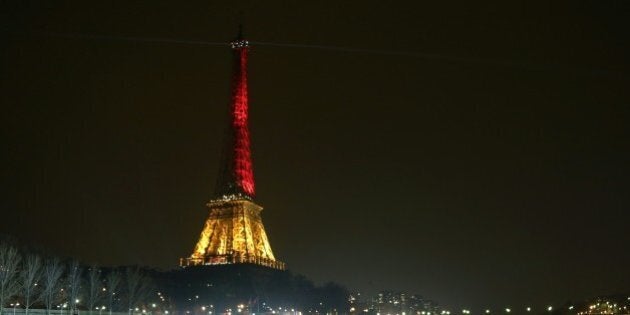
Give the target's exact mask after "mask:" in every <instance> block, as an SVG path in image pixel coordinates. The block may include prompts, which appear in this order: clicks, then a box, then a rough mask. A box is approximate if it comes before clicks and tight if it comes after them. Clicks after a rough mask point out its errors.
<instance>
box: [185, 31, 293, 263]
mask: <svg viewBox="0 0 630 315" xmlns="http://www.w3.org/2000/svg"><path fill="white" fill-rule="evenodd" d="M231 47H232V52H233V58H234V65H233V76H232V97H231V100H230V122H229V126H228V128H227V132H226V138H225V145H224V147H223V155H222V159H221V168H220V171H219V177H218V179H217V184H216V188H215V193H214V195H213V196H212V199H211V200H210V201H209V202H208V203H207V204H206V206H207V207H208V209H209V211H210V214H209V216H208V219H207V220H206V222H205V225H204V227H203V230H202V232H201V235H200V237H199V240H198V241H197V244H196V245H195V248H194V250H193V252H192V254H191V255H190V256H189V257H185V258H181V259H180V266H181V267H188V266H196V265H222V264H239V263H249V264H257V265H262V266H266V267H270V268H275V269H281V270H284V269H285V268H286V267H285V264H284V263H283V262H281V261H278V260H276V258H275V256H274V254H273V251H272V250H271V245H270V244H269V240H268V238H267V233H266V232H265V228H264V226H263V223H262V218H261V211H262V209H263V208H262V207H261V206H259V205H257V204H256V203H255V202H254V196H255V184H254V168H253V164H252V156H251V144H250V134H249V122H248V118H249V98H248V94H247V92H248V89H247V58H248V52H249V43H248V41H247V40H245V39H243V37H242V35H241V34H239V36H238V38H237V39H236V40H235V41H233V42H232V43H231Z"/></svg>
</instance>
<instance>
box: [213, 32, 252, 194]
mask: <svg viewBox="0 0 630 315" xmlns="http://www.w3.org/2000/svg"><path fill="white" fill-rule="evenodd" d="M231 46H232V53H233V59H234V61H233V62H234V64H233V73H232V97H231V99H230V124H229V125H228V129H227V132H226V133H227V135H226V142H225V146H224V148H223V150H224V151H223V159H222V162H221V171H220V173H219V178H218V182H217V185H216V190H215V194H214V198H220V199H239V198H246V199H252V198H253V197H254V195H255V184H254V168H253V165H252V157H251V148H250V137H249V119H248V118H249V98H248V89H247V57H248V51H249V42H248V41H247V40H246V39H244V38H243V27H242V25H241V26H239V33H238V37H237V38H236V39H235V40H234V41H233V42H232V43H231Z"/></svg>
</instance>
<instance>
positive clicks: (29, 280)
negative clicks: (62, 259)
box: [20, 254, 42, 315]
mask: <svg viewBox="0 0 630 315" xmlns="http://www.w3.org/2000/svg"><path fill="white" fill-rule="evenodd" d="M41 276H42V260H41V258H39V256H37V255H35V254H30V255H28V256H26V259H25V261H24V263H23V264H22V271H21V272H20V278H21V280H22V297H23V299H24V301H23V302H24V309H25V312H26V314H25V315H28V310H29V309H30V308H31V306H32V305H33V304H34V303H36V302H37V300H38V299H39V295H38V294H39V292H40V290H39V288H41V286H40V285H39V283H38V281H39V280H40V279H41Z"/></svg>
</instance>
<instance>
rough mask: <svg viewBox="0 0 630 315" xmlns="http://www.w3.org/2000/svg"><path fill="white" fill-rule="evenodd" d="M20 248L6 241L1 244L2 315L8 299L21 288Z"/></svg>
mask: <svg viewBox="0 0 630 315" xmlns="http://www.w3.org/2000/svg"><path fill="white" fill-rule="evenodd" d="M20 259H21V257H20V254H19V253H18V250H17V249H16V248H15V247H13V246H11V245H9V244H6V243H2V244H0V315H2V308H3V307H4V305H5V304H6V303H7V300H8V299H10V298H11V297H12V296H14V295H15V294H16V293H17V292H18V291H19V290H20V281H19V279H18V268H19V265H20Z"/></svg>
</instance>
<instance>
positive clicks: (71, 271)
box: [66, 260, 83, 314]
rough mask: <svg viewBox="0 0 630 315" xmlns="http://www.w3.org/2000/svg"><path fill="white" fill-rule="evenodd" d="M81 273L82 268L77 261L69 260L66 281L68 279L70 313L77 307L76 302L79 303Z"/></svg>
mask: <svg viewBox="0 0 630 315" xmlns="http://www.w3.org/2000/svg"><path fill="white" fill-rule="evenodd" d="M82 273H83V268H81V265H80V264H79V262H78V261H76V260H73V261H72V262H70V265H69V268H68V276H67V278H66V281H68V299H69V300H70V301H69V302H70V313H71V314H74V310H76V309H77V304H79V302H80V301H79V290H81V280H82V278H81V274H82Z"/></svg>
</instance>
